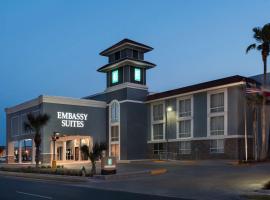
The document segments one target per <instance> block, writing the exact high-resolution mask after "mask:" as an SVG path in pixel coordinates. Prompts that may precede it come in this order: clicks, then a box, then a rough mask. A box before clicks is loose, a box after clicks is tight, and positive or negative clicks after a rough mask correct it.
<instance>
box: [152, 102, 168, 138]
mask: <svg viewBox="0 0 270 200" xmlns="http://www.w3.org/2000/svg"><path fill="white" fill-rule="evenodd" d="M158 104H162V106H163V120H156V121H154V112H153V111H154V109H153V107H154V106H155V105H158ZM165 112H166V110H165V102H164V101H162V102H160V101H159V102H155V103H153V104H151V141H164V140H165ZM154 124H163V139H156V140H154V128H153V125H154Z"/></svg>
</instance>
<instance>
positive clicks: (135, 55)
mask: <svg viewBox="0 0 270 200" xmlns="http://www.w3.org/2000/svg"><path fill="white" fill-rule="evenodd" d="M133 58H135V59H138V58H139V52H138V51H137V50H133Z"/></svg>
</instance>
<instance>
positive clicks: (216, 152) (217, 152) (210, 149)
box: [209, 139, 225, 154]
mask: <svg viewBox="0 0 270 200" xmlns="http://www.w3.org/2000/svg"><path fill="white" fill-rule="evenodd" d="M218 140H223V148H218V145H217V148H212V147H211V141H210V148H209V151H210V154H223V153H225V152H224V151H225V140H224V139H216V140H213V141H218ZM218 149H222V151H221V152H219V151H215V152H213V151H212V150H218Z"/></svg>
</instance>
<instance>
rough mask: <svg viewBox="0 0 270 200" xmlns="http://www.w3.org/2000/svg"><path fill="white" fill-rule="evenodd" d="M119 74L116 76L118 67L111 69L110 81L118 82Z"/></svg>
mask: <svg viewBox="0 0 270 200" xmlns="http://www.w3.org/2000/svg"><path fill="white" fill-rule="evenodd" d="M118 81H119V76H118V69H117V70H114V71H112V83H118Z"/></svg>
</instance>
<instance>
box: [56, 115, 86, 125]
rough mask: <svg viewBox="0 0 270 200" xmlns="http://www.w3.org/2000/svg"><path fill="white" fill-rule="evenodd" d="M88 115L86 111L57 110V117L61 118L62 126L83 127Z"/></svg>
mask: <svg viewBox="0 0 270 200" xmlns="http://www.w3.org/2000/svg"><path fill="white" fill-rule="evenodd" d="M87 117H88V114H84V113H70V112H57V119H60V120H61V126H62V127H74V128H83V127H84V122H85V121H87Z"/></svg>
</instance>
